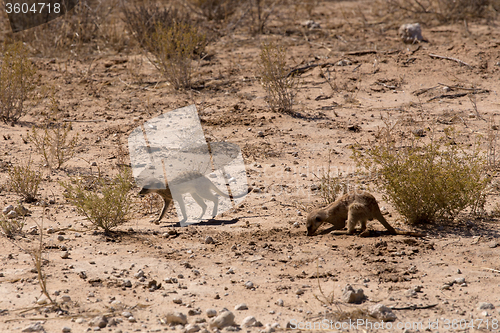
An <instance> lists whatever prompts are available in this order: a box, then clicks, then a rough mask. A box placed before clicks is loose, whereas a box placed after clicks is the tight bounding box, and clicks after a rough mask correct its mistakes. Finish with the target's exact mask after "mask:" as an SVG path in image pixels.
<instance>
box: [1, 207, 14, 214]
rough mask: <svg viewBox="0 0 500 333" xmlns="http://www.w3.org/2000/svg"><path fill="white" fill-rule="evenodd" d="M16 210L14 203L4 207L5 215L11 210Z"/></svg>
mask: <svg viewBox="0 0 500 333" xmlns="http://www.w3.org/2000/svg"><path fill="white" fill-rule="evenodd" d="M13 210H14V206H12V205H8V206H7V207H5V208H4V209H2V213H3V214H4V215H7V214H8V213H9V212H10V211H13Z"/></svg>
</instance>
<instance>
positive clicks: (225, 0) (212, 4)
mask: <svg viewBox="0 0 500 333" xmlns="http://www.w3.org/2000/svg"><path fill="white" fill-rule="evenodd" d="M188 3H190V4H192V5H193V6H194V7H195V8H196V9H197V11H198V12H199V13H200V14H201V15H203V16H204V17H205V18H206V19H207V20H209V21H212V20H214V21H222V20H225V19H227V18H228V17H229V16H230V15H232V14H233V13H234V12H235V11H236V9H237V8H238V6H239V5H240V3H241V0H236V1H235V0H188Z"/></svg>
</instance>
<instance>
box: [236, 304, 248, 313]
mask: <svg viewBox="0 0 500 333" xmlns="http://www.w3.org/2000/svg"><path fill="white" fill-rule="evenodd" d="M234 309H235V310H238V311H241V310H248V306H247V305H246V304H245V303H241V304H238V305H236V306H235V307H234Z"/></svg>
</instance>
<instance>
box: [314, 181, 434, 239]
mask: <svg viewBox="0 0 500 333" xmlns="http://www.w3.org/2000/svg"><path fill="white" fill-rule="evenodd" d="M373 219H377V220H379V222H380V223H382V225H383V226H384V227H385V228H386V229H387V230H388V231H389V233H390V234H392V235H408V236H416V237H422V236H424V235H423V234H421V233H418V232H412V231H399V230H396V229H394V228H393V227H392V226H391V225H390V224H389V223H388V222H387V220H386V219H385V218H384V216H382V213H381V212H380V208H379V206H378V203H377V200H376V199H375V197H374V196H373V195H371V194H370V193H368V192H365V191H355V192H351V193H347V194H345V195H343V196H342V197H340V198H339V199H337V200H336V201H335V202H333V203H331V204H329V205H328V206H326V207H324V208H320V209H315V210H313V211H312V212H311V213H309V215H308V216H307V235H308V236H312V235H314V233H315V232H316V230H317V229H318V228H319V227H320V226H321V225H322V224H323V223H330V224H332V225H333V230H341V229H343V228H344V227H345V226H346V221H347V234H349V235H351V234H353V233H354V228H355V227H356V224H357V223H358V222H360V223H361V234H360V236H362V237H363V236H364V237H366V236H368V235H369V231H368V230H366V221H368V220H370V221H371V220H373Z"/></svg>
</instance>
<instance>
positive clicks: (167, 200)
mask: <svg viewBox="0 0 500 333" xmlns="http://www.w3.org/2000/svg"><path fill="white" fill-rule="evenodd" d="M160 196H161V197H162V199H163V208H162V209H161V213H160V216H159V217H158V218H157V219H156V220H154V221H153V223H154V224H156V225H159V224H160V221H161V219H162V218H163V217H164V216H165V214H166V213H167V209H168V207H169V206H170V203H172V199H171V198H170V197H166V196H164V195H161V194H160Z"/></svg>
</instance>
